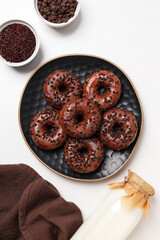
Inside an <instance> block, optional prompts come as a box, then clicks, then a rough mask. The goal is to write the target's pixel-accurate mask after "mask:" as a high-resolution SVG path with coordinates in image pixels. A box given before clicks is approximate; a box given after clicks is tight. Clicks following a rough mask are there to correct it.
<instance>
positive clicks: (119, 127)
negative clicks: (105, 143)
mask: <svg viewBox="0 0 160 240" xmlns="http://www.w3.org/2000/svg"><path fill="white" fill-rule="evenodd" d="M121 131H122V125H121V124H120V123H115V124H114V126H113V132H114V133H120V132H121Z"/></svg>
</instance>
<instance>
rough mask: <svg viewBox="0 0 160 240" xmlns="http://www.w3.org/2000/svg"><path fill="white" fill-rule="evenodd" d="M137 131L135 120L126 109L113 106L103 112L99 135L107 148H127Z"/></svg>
mask: <svg viewBox="0 0 160 240" xmlns="http://www.w3.org/2000/svg"><path fill="white" fill-rule="evenodd" d="M137 132H138V124H137V120H136V118H135V116H134V115H133V114H132V113H131V112H129V111H128V110H126V109H121V108H115V109H111V110H109V111H108V112H106V113H105V114H104V118H103V124H102V127H101V132H100V136H101V140H102V142H103V143H104V145H105V146H106V147H107V148H110V149H113V150H117V151H119V150H122V149H125V148H128V147H129V145H130V144H131V143H132V142H133V141H134V139H135V138H136V135H137Z"/></svg>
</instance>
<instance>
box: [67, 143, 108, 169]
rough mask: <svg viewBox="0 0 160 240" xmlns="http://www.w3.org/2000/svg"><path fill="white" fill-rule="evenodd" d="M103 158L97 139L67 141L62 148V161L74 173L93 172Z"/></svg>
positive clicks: (101, 145) (101, 146) (101, 147)
mask: <svg viewBox="0 0 160 240" xmlns="http://www.w3.org/2000/svg"><path fill="white" fill-rule="evenodd" d="M103 158H104V148H103V144H102V143H101V142H100V140H99V139H97V138H92V139H74V138H73V139H71V138H70V139H69V140H68V141H67V142H66V144H65V147H64V159H65V162H66V163H67V165H68V166H69V167H70V168H71V169H72V170H73V171H75V172H78V173H89V172H93V171H95V170H96V169H97V168H98V167H99V165H100V164H101V162H102V160H103Z"/></svg>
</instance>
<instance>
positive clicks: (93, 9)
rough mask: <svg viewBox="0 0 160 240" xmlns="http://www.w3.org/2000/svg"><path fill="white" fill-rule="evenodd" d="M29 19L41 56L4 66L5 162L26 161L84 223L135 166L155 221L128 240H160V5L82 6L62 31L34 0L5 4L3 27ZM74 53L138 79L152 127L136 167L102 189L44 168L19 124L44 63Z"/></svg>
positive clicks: (152, 1)
mask: <svg viewBox="0 0 160 240" xmlns="http://www.w3.org/2000/svg"><path fill="white" fill-rule="evenodd" d="M14 18H15V19H23V20H26V21H28V22H29V23H30V24H32V25H33V26H35V28H36V29H37V31H38V33H39V35H40V38H41V50H40V52H39V54H38V56H37V58H36V59H35V60H34V61H33V62H32V63H31V64H29V65H27V66H25V67H22V68H19V69H14V68H11V67H8V66H6V65H4V64H3V63H1V62H0V164H13V163H25V164H28V165H29V166H31V167H33V168H34V169H35V170H36V171H37V172H38V173H39V174H40V175H41V176H42V177H44V178H45V179H47V180H48V181H50V182H51V183H52V184H54V185H55V186H56V187H57V188H58V190H59V191H60V193H61V194H62V196H63V197H64V198H65V199H67V200H69V201H73V202H75V203H76V204H77V205H78V206H79V207H80V208H81V210H82V213H83V216H84V219H85V218H86V217H87V216H88V215H89V214H90V212H91V211H92V210H93V209H94V208H95V206H96V205H97V204H98V203H99V201H100V200H101V199H102V198H103V196H104V195H105V192H106V191H107V183H110V182H114V181H119V180H122V179H123V176H124V175H126V174H127V170H128V168H131V169H132V170H133V171H135V172H137V173H138V174H139V175H140V176H141V177H144V178H145V179H146V180H148V182H149V183H150V184H152V185H153V186H154V187H155V190H156V195H155V196H154V198H152V199H151V201H150V202H151V209H150V218H149V220H148V221H147V220H146V219H145V216H144V218H143V219H142V221H141V223H140V224H139V225H138V227H137V228H136V229H135V231H134V232H133V233H132V234H131V236H130V237H129V238H128V240H143V239H145V240H151V239H154V240H159V239H160V237H159V223H160V201H159V197H160V187H159V186H160V183H159V182H160V157H159V149H160V140H159V137H160V127H159V120H160V111H159V108H160V107H159V104H160V74H159V69H160V1H159V0H141V1H139V0H134V1H133V0H130V1H128V0H121V1H120V0H82V8H81V14H80V16H79V17H78V19H77V20H76V21H75V22H74V23H72V24H71V25H70V26H68V27H67V28H65V29H61V30H54V29H51V28H50V27H48V26H46V25H45V24H44V23H42V22H41V20H40V19H39V18H38V16H37V15H36V12H35V10H34V5H33V0H27V1H22V0H14V1H13V0H9V1H2V0H1V7H0V22H1V23H2V22H4V21H5V20H9V19H14ZM70 53H85V54H87V53H88V54H95V55H98V56H100V57H104V58H107V59H109V60H111V61H113V62H115V63H116V64H118V65H119V66H120V67H121V68H122V69H123V70H124V71H125V72H126V73H127V74H128V75H129V76H130V78H131V80H132V81H133V83H134V85H135V87H136V89H137V91H138V93H139V96H140V99H141V102H142V106H143V110H144V129H143V133H142V137H141V139H140V142H139V145H138V147H137V149H136V151H135V153H134V155H133V157H132V159H131V160H130V161H129V163H128V164H127V165H126V167H125V168H123V169H122V170H121V171H120V173H119V174H117V175H116V176H115V177H113V178H111V179H109V180H107V181H103V182H97V183H85V182H76V181H72V180H68V179H65V178H63V177H61V176H59V175H57V174H55V173H53V172H51V171H50V170H49V169H47V168H46V167H45V166H43V165H42V164H41V163H40V162H39V161H38V160H37V159H36V158H35V157H34V156H33V155H32V153H31V152H30V151H29V149H28V147H27V146H26V144H25V142H24V140H23V138H22V136H21V133H20V130H19V125H18V105H19V100H20V96H21V93H22V90H23V87H24V86H25V83H26V82H27V79H28V78H29V76H30V75H31V73H32V72H33V71H34V69H35V68H36V67H38V66H39V65H40V64H41V63H43V62H45V61H47V60H49V59H51V58H53V57H57V56H59V55H63V54H70Z"/></svg>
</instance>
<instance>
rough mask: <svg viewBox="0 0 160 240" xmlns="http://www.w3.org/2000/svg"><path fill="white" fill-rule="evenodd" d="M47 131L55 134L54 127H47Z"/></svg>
mask: <svg viewBox="0 0 160 240" xmlns="http://www.w3.org/2000/svg"><path fill="white" fill-rule="evenodd" d="M46 129H47V131H48V132H49V133H53V132H54V127H53V126H51V125H46Z"/></svg>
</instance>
